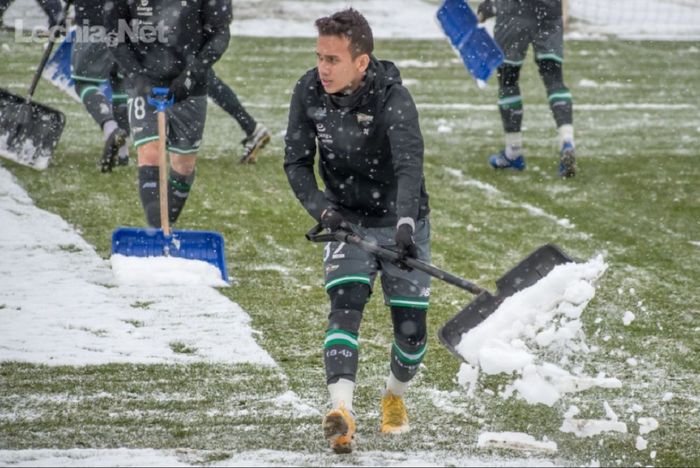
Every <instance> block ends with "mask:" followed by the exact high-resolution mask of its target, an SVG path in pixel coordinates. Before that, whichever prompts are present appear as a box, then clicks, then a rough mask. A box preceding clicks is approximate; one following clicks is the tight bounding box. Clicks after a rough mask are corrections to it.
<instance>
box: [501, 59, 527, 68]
mask: <svg viewBox="0 0 700 468" xmlns="http://www.w3.org/2000/svg"><path fill="white" fill-rule="evenodd" d="M503 63H505V64H506V65H515V66H516V67H521V66H522V65H523V63H525V60H519V61H516V60H504V61H503Z"/></svg>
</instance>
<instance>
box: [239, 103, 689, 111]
mask: <svg viewBox="0 0 700 468" xmlns="http://www.w3.org/2000/svg"><path fill="white" fill-rule="evenodd" d="M245 106H246V107H254V108H258V109H289V104H269V103H260V102H246V103H245ZM416 107H418V109H419V110H478V111H491V110H493V109H494V108H495V107H496V104H495V103H494V104H468V103H451V104H443V103H431V102H424V103H416ZM527 107H528V109H549V106H548V105H545V104H528V105H527ZM574 109H576V110H577V111H595V112H602V111H639V110H667V111H677V110H696V109H697V106H693V105H691V104H657V103H651V102H647V103H644V102H640V103H625V104H577V103H574Z"/></svg>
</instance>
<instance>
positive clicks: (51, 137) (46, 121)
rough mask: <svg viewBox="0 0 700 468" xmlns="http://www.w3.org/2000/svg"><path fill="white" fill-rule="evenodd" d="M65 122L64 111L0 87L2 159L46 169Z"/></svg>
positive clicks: (0, 148) (0, 152) (0, 142)
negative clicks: (31, 100) (29, 100)
mask: <svg viewBox="0 0 700 468" xmlns="http://www.w3.org/2000/svg"><path fill="white" fill-rule="evenodd" d="M65 123H66V117H65V115H63V113H62V112H60V111H58V110H56V109H52V108H50V107H48V106H44V105H42V104H38V103H36V102H28V101H27V100H26V99H24V98H22V97H20V96H17V95H15V94H12V93H10V92H8V91H7V90H4V89H1V88H0V156H4V157H6V158H8V159H10V160H12V161H15V162H17V163H20V164H24V165H25V166H29V167H33V168H34V169H39V170H43V169H46V168H47V167H48V165H49V162H50V161H51V157H52V156H53V152H54V150H55V149H56V145H58V140H59V139H60V138H61V133H62V132H63V127H64V125H65Z"/></svg>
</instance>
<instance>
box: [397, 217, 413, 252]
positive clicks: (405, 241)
mask: <svg viewBox="0 0 700 468" xmlns="http://www.w3.org/2000/svg"><path fill="white" fill-rule="evenodd" d="M395 239H396V247H398V249H399V255H400V256H401V258H402V259H404V258H407V257H410V258H417V257H418V248H417V247H416V242H415V241H414V240H413V227H411V225H410V224H408V223H403V224H401V225H399V227H398V228H397V229H396V238H395Z"/></svg>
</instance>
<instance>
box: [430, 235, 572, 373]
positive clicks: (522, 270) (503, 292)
mask: <svg viewBox="0 0 700 468" xmlns="http://www.w3.org/2000/svg"><path fill="white" fill-rule="evenodd" d="M573 261H574V260H573V259H572V258H571V257H569V256H568V255H567V254H566V253H565V252H564V251H563V250H561V249H560V248H559V247H557V246H556V245H553V244H547V245H543V246H542V247H540V248H538V249H537V250H535V251H534V252H532V253H531V254H530V255H529V256H528V257H527V258H526V259H525V260H523V261H522V262H520V263H519V264H518V265H517V266H516V267H515V268H513V269H512V270H510V271H509V272H508V273H506V274H505V275H503V276H502V277H500V278H499V279H498V280H496V286H498V293H497V294H496V295H495V296H494V295H492V294H490V293H489V292H483V293H481V294H479V295H478V296H477V297H476V299H474V300H473V301H472V302H470V303H469V304H468V305H467V306H466V307H465V308H464V309H462V310H461V311H460V312H459V313H458V314H457V315H455V316H454V317H452V318H451V319H450V320H448V321H447V323H445V325H443V326H442V328H441V329H440V330H439V331H438V338H439V339H440V342H441V343H442V344H443V345H444V346H445V347H446V348H447V349H448V350H450V352H452V354H454V355H455V356H457V357H458V358H459V359H464V358H463V357H462V355H461V354H459V352H458V351H457V346H458V345H459V343H460V341H462V335H463V334H464V333H467V332H468V331H469V330H471V329H472V328H474V327H476V326H477V325H479V324H480V323H482V322H483V321H484V320H486V319H487V318H488V317H489V316H490V315H491V314H493V313H494V312H495V311H496V309H498V307H499V306H500V305H501V303H502V302H503V301H504V300H505V299H506V298H508V297H509V296H512V295H513V294H515V293H517V292H518V291H522V290H523V289H527V288H529V287H530V286H532V285H534V284H535V283H537V282H538V281H539V280H540V279H542V278H544V277H545V276H547V275H548V274H549V272H550V271H552V270H553V269H554V267H555V266H557V265H563V264H565V263H571V262H573Z"/></svg>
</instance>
